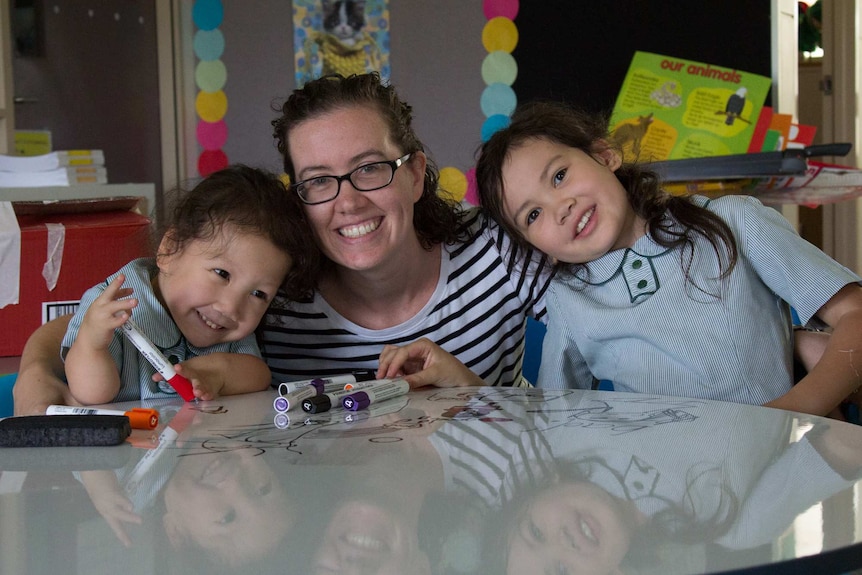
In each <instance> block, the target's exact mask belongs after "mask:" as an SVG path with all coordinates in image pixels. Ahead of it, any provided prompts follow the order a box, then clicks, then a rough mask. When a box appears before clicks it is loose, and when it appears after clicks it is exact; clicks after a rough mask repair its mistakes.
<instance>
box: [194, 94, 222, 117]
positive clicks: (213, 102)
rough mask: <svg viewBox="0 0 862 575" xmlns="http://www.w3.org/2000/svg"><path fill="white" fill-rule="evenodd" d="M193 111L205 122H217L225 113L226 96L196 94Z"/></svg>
mask: <svg viewBox="0 0 862 575" xmlns="http://www.w3.org/2000/svg"><path fill="white" fill-rule="evenodd" d="M195 111H196V112H197V114H198V117H199V118H200V119H201V120H203V121H205V122H218V121H219V120H221V119H222V118H224V116H225V114H226V113H227V95H226V94H225V93H224V92H223V91H222V90H219V91H218V92H198V95H197V98H195Z"/></svg>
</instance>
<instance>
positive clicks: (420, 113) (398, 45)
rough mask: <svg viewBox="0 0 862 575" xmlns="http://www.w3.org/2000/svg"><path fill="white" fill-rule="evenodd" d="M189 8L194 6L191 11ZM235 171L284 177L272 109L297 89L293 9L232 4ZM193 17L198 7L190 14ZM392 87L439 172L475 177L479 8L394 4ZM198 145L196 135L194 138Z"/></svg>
mask: <svg viewBox="0 0 862 575" xmlns="http://www.w3.org/2000/svg"><path fill="white" fill-rule="evenodd" d="M189 4H190V3H189ZM223 6H224V22H223V24H222V26H221V27H220V29H221V31H222V33H223V34H224V37H225V50H224V54H223V56H222V60H223V62H224V64H225V66H226V68H227V83H226V84H225V87H224V91H225V94H226V95H227V99H228V112H227V116H226V122H227V125H228V140H227V143H226V144H225V146H224V151H225V153H226V154H227V156H228V159H229V161H231V162H243V163H249V164H253V165H258V166H263V167H268V168H270V169H274V170H277V169H279V167H280V163H279V158H278V152H277V151H276V149H275V147H274V145H273V140H272V127H271V125H270V121H271V120H272V119H273V118H274V117H276V113H275V112H273V110H272V104H273V102H279V101H283V100H284V99H285V98H286V97H287V96H288V95H289V94H290V91H291V90H293V89H294V87H295V85H294V75H293V48H292V46H293V20H292V13H291V3H290V2H289V1H286V0H254V2H248V0H223ZM189 9H190V8H189ZM389 11H390V23H391V54H390V58H391V64H392V77H391V82H392V84H393V85H395V86H396V87H397V89H398V91H399V93H400V94H401V96H402V97H403V98H404V99H406V100H407V101H408V102H409V103H410V104H411V105H412V106H413V111H414V116H415V126H416V131H417V133H418V134H419V137H420V138H421V139H422V140H423V142H424V143H425V145H426V148H427V149H428V151H429V152H430V155H431V157H432V158H433V159H434V160H435V161H436V162H437V164H438V165H439V166H440V167H444V166H453V167H456V168H458V169H460V170H462V171H466V170H467V169H468V168H470V167H471V166H472V165H473V153H474V151H475V149H476V148H477V147H478V145H479V144H480V143H481V137H480V133H481V127H482V123H483V121H484V120H485V118H484V116H483V114H482V110H481V108H480V106H479V99H480V96H481V95H482V91H483V90H484V88H485V84H484V82H483V81H482V77H481V66H482V60H483V59H484V57H485V55H486V54H487V52H486V51H485V49H484V47H483V46H482V29H483V27H484V25H485V23H486V21H487V20H486V18H485V15H484V13H483V11H482V2H480V1H478V0H469V1H465V0H435V1H434V2H404V1H398V0H390V4H389ZM192 137H194V134H193V133H192Z"/></svg>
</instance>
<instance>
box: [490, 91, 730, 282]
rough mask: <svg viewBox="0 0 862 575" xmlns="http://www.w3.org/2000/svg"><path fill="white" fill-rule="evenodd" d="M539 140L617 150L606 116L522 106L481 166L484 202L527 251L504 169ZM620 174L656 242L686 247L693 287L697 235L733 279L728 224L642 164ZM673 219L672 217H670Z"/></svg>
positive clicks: (564, 268)
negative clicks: (510, 207)
mask: <svg viewBox="0 0 862 575" xmlns="http://www.w3.org/2000/svg"><path fill="white" fill-rule="evenodd" d="M535 139H544V140H548V141H551V142H555V143H558V144H562V145H564V146H569V147H571V148H577V149H579V150H582V151H583V152H585V153H586V154H589V155H591V156H592V155H593V154H595V153H597V152H599V151H601V150H602V149H607V148H609V147H611V145H612V144H610V142H611V140H610V137H609V133H608V122H607V119H606V117H604V116H602V115H595V114H589V113H587V112H585V111H583V110H579V109H577V108H574V107H571V106H569V105H567V104H564V103H561V102H544V101H536V102H530V103H527V104H524V105H523V106H521V107H519V108H518V109H517V110H516V111H515V113H514V114H513V115H512V119H511V123H510V125H509V126H508V127H506V128H504V129H502V130H499V131H497V132H496V133H494V134H493V135H492V136H491V137H490V138H489V139H488V141H487V142H485V144H483V145H482V146H481V148H480V150H479V151H480V156H479V160H478V162H477V164H476V183H477V185H478V187H479V198H480V203H481V205H482V207H483V209H485V210H486V211H487V212H488V213H489V215H490V216H491V217H492V218H494V219H495V220H497V221H498V222H499V223H500V225H501V226H502V227H503V228H504V229H505V230H506V232H507V233H508V234H509V235H510V236H511V237H512V238H513V242H515V243H516V244H518V245H520V246H522V247H524V248H530V247H532V246H530V244H529V243H528V242H527V240H526V239H525V238H524V236H523V234H522V233H521V232H520V231H519V230H518V229H517V228H516V227H515V226H514V223H513V222H512V221H511V218H508V217H506V213H505V210H504V209H503V195H504V193H505V190H504V185H503V165H504V163H505V162H506V160H507V158H508V156H509V154H510V152H511V150H513V149H515V148H518V147H520V146H524V145H527V143H528V142H529V141H530V140H535ZM617 151H618V152H621V150H617ZM615 174H616V176H617V179H619V181H620V183H621V184H622V185H623V187H624V188H625V190H626V194H627V197H628V201H629V204H630V205H631V207H632V209H633V210H634V212H635V213H636V214H637V215H638V216H639V217H641V218H642V219H643V220H644V221H646V223H647V229H648V231H649V233H650V235H651V236H652V238H653V239H654V240H655V242H656V243H658V244H659V245H662V246H664V247H666V248H671V249H675V248H681V255H680V263H681V265H682V268H683V271H684V273H685V277H686V279H687V280H688V281H689V282H691V277H690V275H689V270H690V268H691V265H692V261H693V258H694V253H693V252H694V235H695V234H699V235H701V236H703V237H704V238H706V239H707V240H708V241H709V243H710V244H711V245H712V248H713V250H714V251H715V254H716V256H717V257H718V260H719V269H721V270H722V271H721V273H720V275H719V278H725V277H727V275H728V274H730V272H731V271H732V270H733V268H734V266H735V265H736V261H737V259H738V248H737V244H736V240H735V239H734V237H733V232H732V231H731V229H730V227H729V226H728V225H727V223H725V221H724V220H723V219H721V218H720V217H719V216H717V215H715V214H714V213H712V212H711V211H709V210H707V209H706V208H705V207H703V206H701V205H698V204H696V203H694V202H693V201H692V199H691V198H690V197H685V196H674V195H671V194H668V193H667V192H665V191H664V190H663V189H662V187H661V181H660V179H659V177H658V175H657V174H656V173H655V172H652V171H650V170H647V169H644V168H643V167H642V166H641V165H638V164H635V163H623V165H622V166H620V167H619V168H618V169H617V170H616V172H615ZM667 214H670V216H671V217H670V218H668V217H667ZM680 227H681V228H682V229H681V230H680ZM722 262H724V263H722ZM555 271H556V272H561V273H564V274H566V275H577V276H578V277H585V273H588V271H589V270H588V266H587V264H568V263H561V262H557V263H556V264H555ZM691 283H692V285H694V284H693V282H691ZM695 287H696V288H697V289H701V288H700V287H699V286H695ZM701 291H702V290H701Z"/></svg>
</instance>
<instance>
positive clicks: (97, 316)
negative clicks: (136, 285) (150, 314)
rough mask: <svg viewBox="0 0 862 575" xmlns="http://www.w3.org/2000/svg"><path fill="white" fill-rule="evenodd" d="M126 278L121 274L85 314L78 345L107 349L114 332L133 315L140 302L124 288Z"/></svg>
mask: <svg viewBox="0 0 862 575" xmlns="http://www.w3.org/2000/svg"><path fill="white" fill-rule="evenodd" d="M125 281H126V276H124V275H123V274H119V275H118V276H117V277H116V278H114V281H112V282H111V283H110V284H108V287H107V288H105V291H103V292H102V293H101V294H100V295H99V297H97V298H96V299H95V300H94V301H93V303H92V304H91V305H90V308H89V309H88V310H87V312H86V313H85V314H84V320H83V321H82V322H81V328H80V329H79V331H78V337H77V338H76V340H75V344H76V345H86V346H88V347H89V348H90V349H99V350H103V349H107V348H108V346H109V345H110V344H111V340H112V339H113V337H114V330H115V329H117V328H118V327H120V326H121V325H123V324H124V323H125V321H126V320H127V319H129V317H131V315H132V309H134V308H135V306H137V305H138V300H137V299H135V298H130V297H128V296H130V295H132V291H133V290H132V289H131V288H124V287H123V282H125Z"/></svg>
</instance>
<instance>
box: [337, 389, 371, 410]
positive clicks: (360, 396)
mask: <svg viewBox="0 0 862 575" xmlns="http://www.w3.org/2000/svg"><path fill="white" fill-rule="evenodd" d="M341 405H342V406H343V407H344V409H349V410H350V411H359V410H360V409H365V408H366V407H368V406H369V405H371V398H370V397H368V394H367V393H365V392H364V391H357V392H356V393H351V394H350V395H348V396H346V397H344V398H342V399H341Z"/></svg>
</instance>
